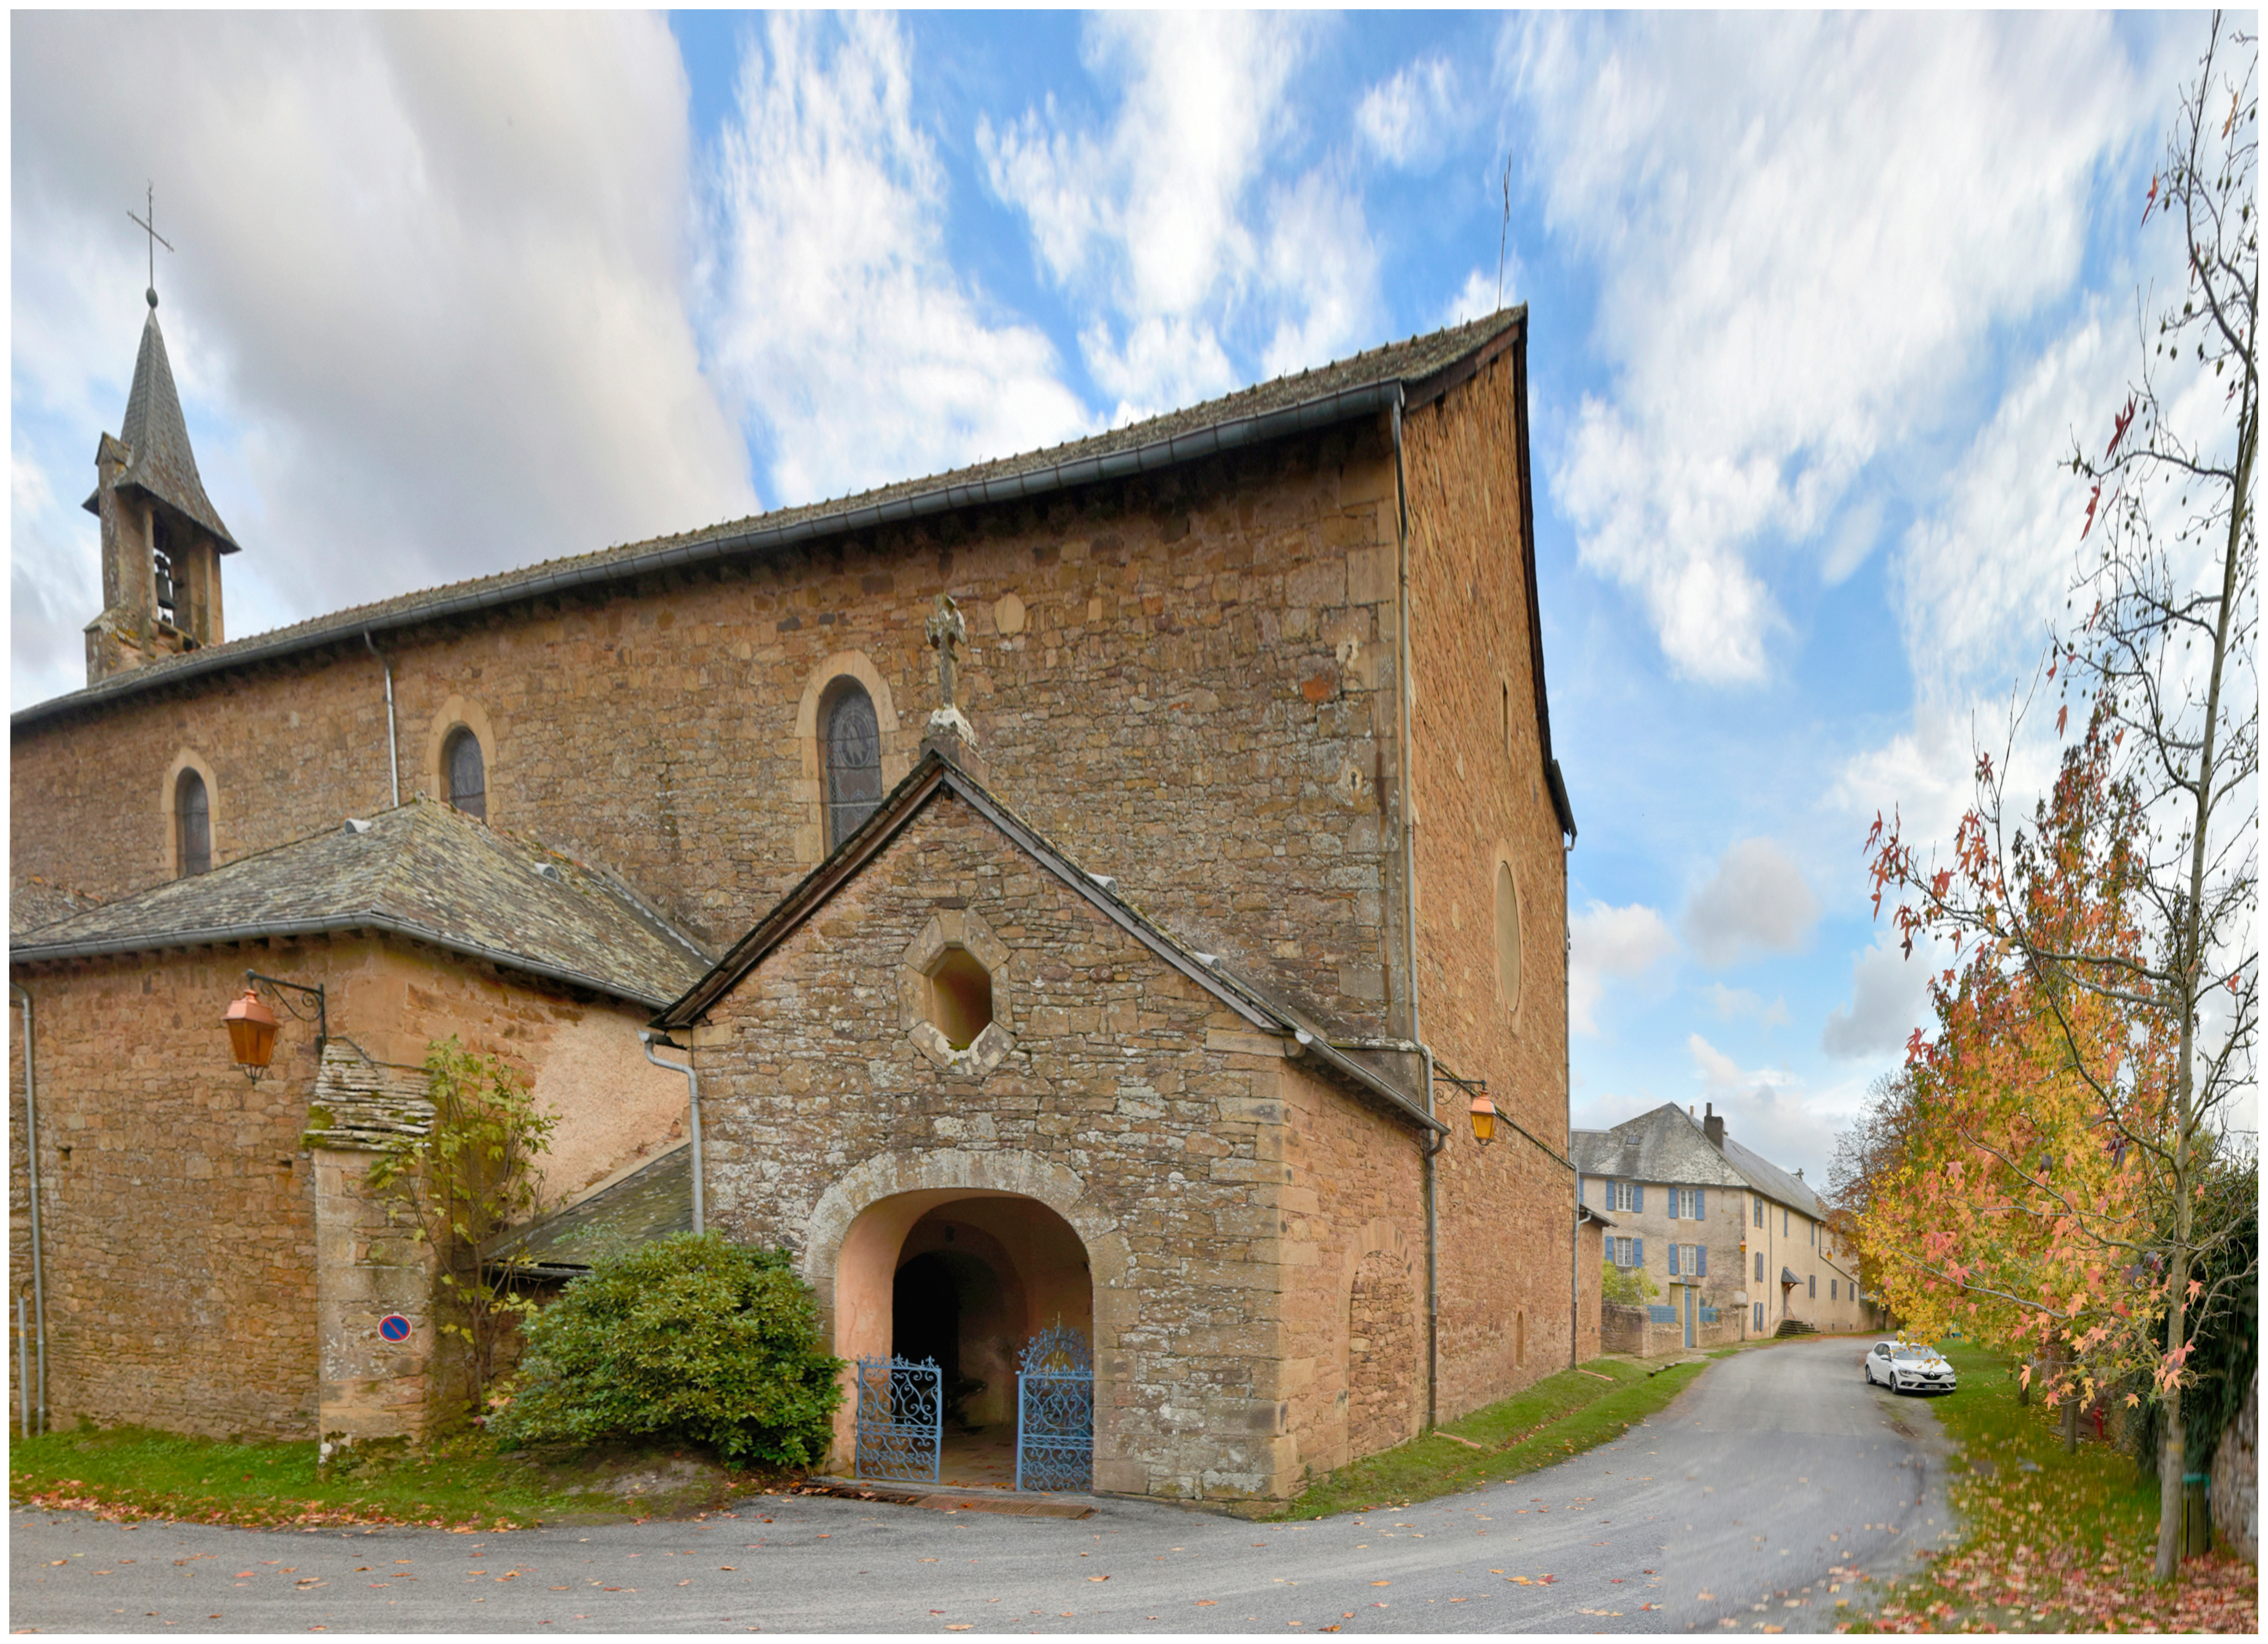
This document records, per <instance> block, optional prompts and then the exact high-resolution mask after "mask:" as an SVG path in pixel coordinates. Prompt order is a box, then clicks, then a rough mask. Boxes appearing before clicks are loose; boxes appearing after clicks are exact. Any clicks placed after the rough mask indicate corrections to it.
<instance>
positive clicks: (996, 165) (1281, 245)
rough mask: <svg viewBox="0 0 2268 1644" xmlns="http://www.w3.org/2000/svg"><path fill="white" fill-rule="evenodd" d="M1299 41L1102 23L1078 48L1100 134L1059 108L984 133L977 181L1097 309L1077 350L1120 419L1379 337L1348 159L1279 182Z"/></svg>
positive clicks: (1128, 20) (1149, 19) (1266, 21)
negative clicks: (1023, 223) (1096, 89)
mask: <svg viewBox="0 0 2268 1644" xmlns="http://www.w3.org/2000/svg"><path fill="white" fill-rule="evenodd" d="M1309 32H1310V29H1309V25H1308V22H1307V19H1305V18H1299V17H1296V16H1293V17H1283V16H1275V15H1269V14H1261V13H1248V12H1230V13H1211V12H1205V13H1198V12H1173V13H1165V14H1155V15H1152V14H1142V13H1130V12H1111V13H1108V14H1105V15H1102V16H1100V17H1097V18H1093V19H1091V20H1090V21H1089V22H1088V23H1087V25H1086V34H1085V49H1084V53H1083V55H1084V58H1085V62H1086V69H1087V70H1088V72H1089V73H1090V74H1091V75H1092V76H1093V77H1094V78H1095V79H1096V80H1098V81H1100V82H1101V83H1102V84H1103V85H1105V86H1106V87H1108V89H1109V90H1110V91H1112V92H1115V93H1116V108H1115V110H1114V111H1113V112H1112V114H1110V116H1109V118H1108V121H1107V122H1105V123H1103V124H1101V125H1100V126H1096V125H1094V124H1092V123H1090V122H1085V121H1084V120H1082V119H1080V118H1079V117H1076V116H1074V115H1073V114H1071V112H1069V111H1067V110H1065V109H1064V107H1062V106H1061V105H1059V104H1058V103H1057V101H1056V100H1055V99H1054V98H1053V97H1052V96H1050V97H1049V98H1048V99H1047V100H1044V101H1043V102H1042V104H1040V105H1039V106H1038V107H1032V108H1028V109H1027V110H1026V111H1025V113H1024V114H1022V115H1020V117H1018V118H1016V119H1014V120H1013V121H1010V122H1007V123H1006V124H1005V126H996V125H994V124H993V122H991V120H990V118H989V117H988V118H983V119H981V120H980V121H979V122H978V124H977V129H976V145H977V150H978V152H979V153H980V154H981V155H982V157H983V162H984V167H985V175H986V180H987V182H988V185H989V186H990V188H991V189H992V191H993V193H994V194H996V195H998V196H999V198H1000V199H1001V200H1002V201H1004V202H1005V203H1007V204H1008V205H1010V206H1011V207H1013V208H1014V209H1015V210H1019V211H1020V212H1021V213H1022V214H1023V215H1024V217H1026V219H1027V221H1028V222H1029V224H1030V225H1031V232H1032V237H1033V241H1034V247H1035V254H1036V256H1037V258H1038V262H1039V264H1040V268H1041V269H1042V272H1043V273H1044V274H1045V275H1046V276H1047V277H1048V278H1049V279H1050V280H1052V281H1053V282H1054V283H1055V284H1057V286H1058V287H1060V288H1061V289H1062V290H1063V291H1064V292H1065V293H1067V294H1068V295H1069V296H1070V298H1071V299H1072V301H1073V302H1074V304H1075V305H1076V306H1078V307H1079V308H1080V309H1082V310H1083V311H1084V312H1085V313H1086V314H1088V315H1089V316H1090V317H1089V318H1088V319H1087V320H1086V321H1085V323H1084V324H1083V325H1082V327H1081V329H1080V334H1079V343H1080V349H1081V350H1082V352H1083V354H1084V355H1085V357H1086V364H1087V367H1088V369H1089V371H1090V372H1093V374H1094V379H1095V381H1096V382H1097V383H1098V384H1099V385H1100V386H1101V387H1102V388H1103V389H1104V390H1105V392H1107V393H1109V394H1113V395H1115V396H1116V399H1117V402H1118V403H1117V405H1116V408H1115V409H1114V410H1113V411H1112V413H1111V419H1110V420H1111V421H1112V422H1113V423H1120V422H1124V421H1127V420H1129V419H1131V418H1133V417H1140V416H1146V415H1148V414H1150V413H1152V412H1154V411H1159V410H1163V409H1169V408H1171V407H1173V406H1176V405H1182V404H1186V403H1188V402H1189V401H1191V400H1195V399H1199V398H1203V397H1204V396H1206V395H1210V394H1220V393H1224V392H1226V391H1227V390H1228V389H1231V388H1233V387H1236V386H1237V385H1238V384H1239V382H1240V381H1242V380H1247V379H1248V377H1249V376H1250V375H1252V374H1254V373H1259V374H1274V373H1276V372H1282V371H1286V370H1295V369H1298V368H1300V367H1301V366H1305V365H1320V364H1322V363H1323V362H1324V361H1326V360H1328V359H1330V358H1334V357H1336V356H1337V355H1339V354H1342V353H1345V352H1349V351H1351V350H1353V349H1355V348H1357V347H1359V346H1360V345H1361V344H1362V343H1366V342H1368V341H1371V340H1372V338H1371V336H1370V335H1369V334H1370V333H1371V331H1372V330H1373V328H1374V324H1375V317H1376V315H1377V314H1378V313H1379V312H1380V299H1379V293H1378V281H1379V275H1378V252H1377V248H1376V247H1375V245H1374V243H1373V237H1372V235H1371V233H1370V231H1369V228H1368V226H1367V225H1366V222H1365V220H1364V217H1363V212H1362V207H1361V199H1360V195H1359V191H1358V190H1357V189H1356V188H1355V187H1354V185H1353V184H1352V182H1351V181H1350V180H1349V179H1348V177H1347V176H1346V175H1345V165H1346V162H1345V160H1344V159H1343V158H1335V157H1327V158H1325V159H1322V160H1321V161H1319V162H1318V163H1316V164H1315V165H1314V166H1311V167H1309V168H1308V169H1307V170H1306V171H1304V172H1302V173H1299V174H1298V175H1296V176H1289V177H1285V176H1278V175H1274V174H1271V171H1270V166H1271V162H1273V161H1274V160H1275V159H1277V157H1278V155H1279V154H1281V153H1283V152H1285V151H1288V150H1289V149H1290V148H1291V147H1292V144H1293V141H1294V139H1295V138H1296V137H1297V136H1299V131H1300V128H1299V121H1298V118H1297V110H1296V109H1295V107H1293V105H1292V101H1291V99H1290V97H1289V91H1290V85H1291V80H1292V73H1293V71H1294V70H1295V69H1296V68H1297V67H1298V65H1299V63H1300V59H1301V58H1302V56H1303V55H1305V51H1306V47H1307V36H1308V33H1309Z"/></svg>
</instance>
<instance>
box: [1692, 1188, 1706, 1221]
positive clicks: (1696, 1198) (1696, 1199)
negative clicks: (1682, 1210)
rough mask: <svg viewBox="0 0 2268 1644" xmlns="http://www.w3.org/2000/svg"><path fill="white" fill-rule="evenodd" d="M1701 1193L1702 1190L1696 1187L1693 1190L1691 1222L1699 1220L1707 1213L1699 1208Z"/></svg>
mask: <svg viewBox="0 0 2268 1644" xmlns="http://www.w3.org/2000/svg"><path fill="white" fill-rule="evenodd" d="M1701 1193H1702V1190H1701V1189H1699V1188H1695V1189H1694V1190H1693V1220H1696V1221H1698V1220H1701V1218H1702V1217H1703V1216H1705V1215H1706V1214H1707V1212H1706V1211H1705V1210H1704V1209H1702V1207H1701V1204H1702V1199H1701Z"/></svg>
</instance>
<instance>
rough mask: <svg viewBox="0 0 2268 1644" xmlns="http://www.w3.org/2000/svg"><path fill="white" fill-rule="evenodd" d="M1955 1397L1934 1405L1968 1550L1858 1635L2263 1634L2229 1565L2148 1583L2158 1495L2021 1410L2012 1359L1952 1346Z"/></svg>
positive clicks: (2255, 1599) (2187, 1565)
mask: <svg viewBox="0 0 2268 1644" xmlns="http://www.w3.org/2000/svg"><path fill="white" fill-rule="evenodd" d="M1944 1352H1945V1355H1946V1357H1947V1358H1948V1359H1949V1360H1952V1362H1953V1367H1954V1368H1955V1370H1956V1371H1958V1372H1959V1373H1960V1378H1961V1390H1960V1391H1959V1392H1957V1393H1952V1394H1948V1395H1947V1396H1945V1397H1940V1398H1935V1399H1933V1400H1932V1401H1931V1404H1932V1408H1933V1409H1934V1410H1935V1411H1936V1412H1937V1416H1938V1419H1939V1420H1940V1422H1941V1423H1942V1424H1943V1426H1944V1428H1945V1431H1946V1434H1947V1436H1948V1437H1949V1438H1950V1439H1951V1440H1952V1441H1953V1442H1954V1445H1955V1456H1954V1458H1953V1460H1952V1463H1951V1472H1952V1477H1951V1478H1950V1480H1949V1486H1950V1493H1951V1496H1952V1499H1953V1506H1954V1509H1955V1512H1956V1513H1958V1514H1959V1515H1960V1517H1961V1523H1962V1531H1963V1538H1962V1542H1961V1543H1960V1544H1959V1545H1957V1546H1955V1547H1952V1548H1950V1549H1948V1550H1946V1551H1943V1552H1939V1553H1937V1554H1935V1555H1934V1556H1933V1558H1932V1559H1931V1560H1930V1563H1929V1566H1928V1567H1927V1568H1926V1570H1924V1571H1923V1572H1922V1573H1921V1574H1918V1575H1915V1576H1912V1577H1910V1578H1908V1579H1906V1580H1904V1581H1900V1582H1898V1583H1896V1584H1895V1585H1894V1586H1892V1587H1890V1588H1889V1589H1887V1590H1886V1591H1885V1592H1884V1593H1883V1595H1882V1597H1881V1600H1880V1602H1879V1603H1878V1604H1877V1606H1876V1608H1875V1610H1874V1613H1873V1614H1872V1615H1871V1616H1868V1617H1866V1618H1860V1619H1857V1620H1854V1621H1852V1622H1851V1623H1849V1624H1847V1625H1846V1626H1841V1627H1838V1628H1837V1631H1838V1632H1852V1633H2255V1632H2257V1631H2258V1630H2259V1620H2260V1606H2259V1594H2258V1587H2257V1576H2256V1574H2255V1572H2254V1570H2253V1568H2252V1567H2251V1566H2250V1565H2249V1564H2244V1563H2242V1562H2240V1561H2238V1560H2236V1559H2231V1558H2228V1557H2226V1556H2221V1555H2216V1556H2214V1557H2212V1558H2205V1559H2188V1560H2186V1561H2185V1562H2184V1563H2183V1567H2182V1573H2181V1574H2180V1576H2179V1578H2178V1579H2176V1580H2175V1581H2169V1582H2160V1581H2155V1580H2154V1579H2153V1578H2152V1575H2151V1560H2152V1558H2153V1556H2154V1553H2155V1552H2156V1548H2157V1533H2158V1484H2157V1480H2156V1479H2155V1478H2146V1477H2144V1476H2143V1475H2142V1474H2141V1472H2140V1471H2139V1469H2138V1468H2137V1467H2136V1466H2135V1464H2134V1458H2133V1457H2132V1456H2130V1455H2128V1454H2126V1453H2125V1452H2124V1451H2122V1450H2119V1449H2117V1448H2116V1447H2115V1446H2113V1445H2111V1444H2109V1443H2106V1442H2104V1441H2101V1440H2099V1439H2097V1438H2096V1437H2095V1427H2094V1424H2093V1423H2092V1422H2091V1421H2082V1422H2081V1423H2080V1443H2079V1448H2078V1449H2077V1450H2076V1451H2075V1452H2072V1453H2069V1454H2066V1451H2065V1449H2064V1448H2063V1440H2062V1436H2061V1434H2060V1430H2059V1429H2060V1420H2061V1412H2060V1411H2059V1410H2058V1411H2050V1410H2048V1409H2047V1408H2046V1407H2045V1406H2043V1405H2042V1404H2038V1403H2033V1404H2019V1403H2017V1401H2016V1384H2015V1363H2014V1360H2011V1359H2009V1358H2007V1357H2006V1356H2004V1355H2002V1354H1999V1353H1992V1352H1988V1351H1986V1350H1985V1349H1983V1348H1979V1347H1976V1346H1972V1345H1967V1344H1964V1343H1961V1342H1957V1341H1956V1342H1948V1343H1946V1344H1944Z"/></svg>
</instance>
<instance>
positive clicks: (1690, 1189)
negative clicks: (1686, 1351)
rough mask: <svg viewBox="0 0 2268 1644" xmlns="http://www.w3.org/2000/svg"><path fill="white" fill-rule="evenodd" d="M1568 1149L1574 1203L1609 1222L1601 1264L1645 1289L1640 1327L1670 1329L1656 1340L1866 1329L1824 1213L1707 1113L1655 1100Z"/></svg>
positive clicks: (1854, 1282)
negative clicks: (1577, 1197) (1647, 1310)
mask: <svg viewBox="0 0 2268 1644" xmlns="http://www.w3.org/2000/svg"><path fill="white" fill-rule="evenodd" d="M1568 1151H1569V1154H1570V1155H1571V1156H1572V1158H1573V1160H1574V1161H1575V1167H1576V1168H1577V1169H1578V1170H1579V1171H1580V1172H1581V1173H1582V1187H1581V1196H1582V1198H1581V1202H1582V1203H1583V1204H1585V1205H1590V1206H1592V1207H1594V1208H1596V1209H1598V1210H1602V1211H1605V1212H1607V1213H1609V1214H1610V1215H1612V1217H1613V1218H1614V1224H1615V1225H1614V1228H1613V1231H1612V1232H1611V1233H1609V1235H1607V1236H1606V1238H1605V1239H1604V1241H1603V1247H1604V1248H1603V1256H1604V1262H1603V1265H1605V1266H1612V1267H1621V1268H1624V1269H1626V1270H1632V1271H1636V1272H1643V1273H1645V1274H1646V1277H1647V1278H1649V1279H1652V1280H1653V1285H1654V1286H1655V1288H1656V1289H1657V1290H1658V1291H1659V1292H1660V1294H1658V1295H1656V1296H1655V1297H1654V1298H1653V1301H1652V1303H1651V1307H1652V1309H1653V1320H1652V1322H1653V1324H1655V1325H1657V1326H1671V1327H1675V1328H1673V1329H1672V1330H1671V1331H1669V1334H1668V1339H1669V1340H1671V1341H1675V1340H1677V1339H1679V1338H1682V1339H1683V1345H1687V1346H1696V1347H1708V1346H1717V1345H1723V1344H1725V1343H1729V1342H1735V1341H1746V1340H1750V1339H1753V1338H1757V1337H1762V1336H1771V1335H1778V1334H1783V1333H1791V1332H1796V1331H1805V1330H1817V1331H1843V1330H1859V1329H1862V1328H1864V1327H1865V1326H1866V1324H1867V1321H1868V1314H1867V1309H1866V1304H1865V1299H1864V1297H1863V1295H1862V1294H1861V1290H1860V1284H1859V1265H1858V1254H1857V1252H1856V1251H1854V1250H1846V1249H1845V1248H1843V1247H1842V1246H1841V1245H1840V1244H1839V1243H1838V1242H1837V1240H1836V1238H1835V1236H1834V1233H1833V1230H1832V1229H1831V1228H1830V1227H1829V1226H1828V1225H1827V1207H1826V1205H1824V1204H1823V1203H1822V1202H1821V1200H1820V1198H1819V1196H1818V1195H1817V1194H1815V1193H1814V1192H1813V1191H1811V1189H1810V1188H1809V1187H1808V1186H1807V1185H1806V1184H1805V1183H1804V1181H1803V1177H1802V1174H1801V1172H1800V1171H1797V1172H1789V1171H1786V1170H1783V1169H1781V1168H1779V1167H1778V1165H1776V1164H1773V1163H1772V1162H1771V1161H1770V1160H1768V1159H1766V1158H1764V1156H1763V1155H1762V1154H1758V1153H1756V1152H1755V1151H1754V1150H1753V1149H1750V1148H1748V1147H1745V1146H1742V1145H1741V1144H1740V1143H1739V1142H1737V1141H1735V1140H1734V1139H1732V1138H1731V1137H1730V1136H1728V1135H1727V1134H1726V1132H1725V1120H1724V1117H1723V1116H1722V1115H1721V1114H1719V1113H1718V1112H1717V1110H1716V1109H1715V1108H1714V1107H1713V1106H1712V1107H1711V1108H1710V1109H1709V1110H1708V1111H1707V1112H1706V1113H1705V1114H1702V1115H1698V1116H1697V1115H1696V1114H1695V1113H1694V1112H1693V1110H1692V1109H1690V1108H1681V1107H1679V1106H1678V1105H1677V1104H1676V1103H1675V1102H1664V1103H1663V1104H1662V1105H1661V1106H1660V1107H1658V1108H1656V1109H1654V1110H1652V1111H1651V1112H1648V1113H1642V1114H1640V1115H1638V1117H1636V1118H1634V1119H1628V1120H1625V1121H1624V1123H1622V1124H1617V1125H1616V1126H1615V1127H1614V1128H1613V1129H1611V1130H1604V1131H1582V1130H1579V1131H1575V1132H1571V1133H1570V1136H1569V1139H1568ZM1661 1335H1662V1332H1661V1331H1659V1330H1657V1331H1653V1332H1651V1335H1650V1339H1660V1338H1661Z"/></svg>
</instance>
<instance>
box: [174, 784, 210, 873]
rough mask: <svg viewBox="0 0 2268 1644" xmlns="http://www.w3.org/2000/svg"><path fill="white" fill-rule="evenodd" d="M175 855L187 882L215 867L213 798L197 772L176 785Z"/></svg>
mask: <svg viewBox="0 0 2268 1644" xmlns="http://www.w3.org/2000/svg"><path fill="white" fill-rule="evenodd" d="M173 852H174V857H173V859H174V860H175V861H176V862H177V863H179V864H180V874H181V877H182V878H184V879H186V878H188V876H189V875H190V874H202V873H204V872H206V871H207V870H208V869H210V867H211V866H212V796H211V795H210V794H209V793H206V792H205V779H204V778H203V777H201V776H199V775H198V774H197V773H196V772H195V771H194V770H184V771H183V772H181V778H180V781H178V782H176V783H175V784H174V785H173Z"/></svg>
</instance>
